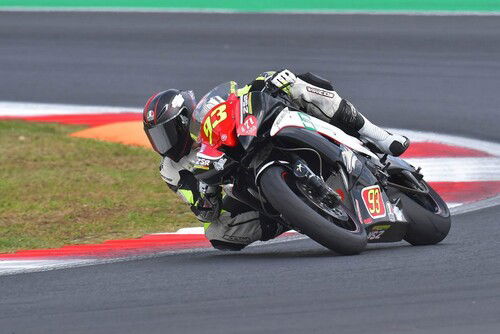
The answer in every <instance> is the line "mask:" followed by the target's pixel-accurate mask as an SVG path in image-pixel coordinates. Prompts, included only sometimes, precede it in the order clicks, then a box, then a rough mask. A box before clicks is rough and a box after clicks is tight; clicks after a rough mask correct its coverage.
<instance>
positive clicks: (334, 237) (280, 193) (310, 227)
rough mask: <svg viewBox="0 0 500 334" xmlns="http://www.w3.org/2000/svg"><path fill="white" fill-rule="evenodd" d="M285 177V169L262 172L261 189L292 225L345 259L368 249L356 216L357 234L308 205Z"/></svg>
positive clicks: (270, 169) (276, 168)
mask: <svg viewBox="0 0 500 334" xmlns="http://www.w3.org/2000/svg"><path fill="white" fill-rule="evenodd" d="M285 175H286V171H285V169H284V168H283V167H281V166H272V167H269V168H268V169H266V170H265V171H264V172H263V174H262V176H261V182H260V185H261V188H262V192H263V193H264V195H265V198H266V199H267V200H268V201H269V202H270V203H271V205H272V206H273V207H274V208H275V209H276V210H277V211H278V212H280V213H281V214H282V216H283V217H284V219H285V220H286V221H287V222H288V223H289V224H291V225H292V226H293V227H294V228H296V229H298V230H299V231H300V232H301V233H303V234H305V235H307V236H308V237H310V238H311V239H313V240H314V241H316V242H317V243H319V244H321V245H323V246H325V247H326V248H329V249H331V250H333V251H335V252H337V253H340V254H343V255H353V254H359V253H361V252H362V251H363V250H364V249H365V248H366V243H367V238H366V231H365V229H364V228H363V226H362V225H361V223H359V221H358V219H357V218H356V217H355V215H353V214H350V217H351V219H353V220H354V224H355V225H356V228H355V230H352V231H351V230H348V229H345V228H342V227H340V226H337V225H336V224H334V223H332V222H331V221H330V220H328V219H327V218H325V217H324V216H322V215H321V214H319V213H318V212H317V211H316V210H315V209H313V208H312V207H311V206H309V205H307V204H306V203H305V202H304V199H303V198H301V197H299V195H297V194H296V193H295V192H294V191H293V190H292V189H291V187H290V185H289V184H288V183H287V182H286V180H285ZM341 205H342V204H341ZM343 209H345V210H348V209H347V208H345V207H343Z"/></svg>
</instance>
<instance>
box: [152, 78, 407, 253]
mask: <svg viewBox="0 0 500 334" xmlns="http://www.w3.org/2000/svg"><path fill="white" fill-rule="evenodd" d="M268 80H271V82H272V83H273V84H274V85H275V86H277V87H278V88H281V89H282V90H283V91H284V92H285V93H287V94H288V95H289V96H290V97H291V99H292V100H293V102H294V103H295V104H296V105H297V107H298V109H300V110H302V111H304V112H307V113H308V114H310V115H311V116H314V117H317V118H319V119H322V120H324V121H327V122H329V123H331V124H333V125H335V126H337V127H339V128H341V129H342V130H344V131H345V132H347V133H349V134H351V135H353V136H356V137H361V138H364V139H365V140H367V141H369V142H371V143H372V144H373V145H375V147H376V148H378V149H379V150H380V151H381V152H383V153H388V154H393V155H400V154H401V153H403V152H404V150H405V149H406V148H407V147H408V144H409V141H408V139H407V138H406V137H402V136H399V135H393V134H390V133H388V132H386V131H385V130H382V129H380V128H379V127H377V126H375V125H373V124H372V123H371V122H370V121H369V120H367V119H366V118H365V117H364V116H363V115H361V114H360V113H359V112H357V111H356V109H355V108H354V106H353V105H352V104H351V103H350V102H349V101H347V100H345V99H342V98H341V97H340V96H339V95H338V93H337V92H336V91H334V89H333V87H332V85H331V83H330V82H329V81H327V80H324V79H322V78H320V77H318V76H315V75H313V74H311V73H306V74H301V75H298V76H295V75H294V74H293V73H291V72H290V71H288V70H284V71H280V72H265V73H263V74H261V75H260V76H259V77H257V78H256V79H255V80H254V81H253V82H252V83H251V84H249V85H247V86H245V87H243V88H242V89H240V90H239V91H238V93H239V94H240V95H243V94H246V93H247V92H249V91H260V90H262V89H263V88H264V86H265V83H266V81H268ZM197 152H198V148H196V147H193V149H192V151H191V153H190V154H189V155H187V156H185V157H183V158H182V159H181V160H180V161H179V162H174V161H172V160H170V159H169V158H163V160H162V162H161V165H160V173H161V176H162V178H163V180H164V181H165V182H166V183H167V184H168V185H169V187H170V188H171V189H172V190H174V191H176V192H177V194H178V195H179V196H180V197H181V198H182V199H183V200H184V201H185V202H186V203H188V204H190V205H191V210H192V211H193V212H194V213H195V215H196V216H197V217H198V219H199V220H201V221H203V222H204V223H205V224H204V227H205V235H206V237H207V239H208V240H210V242H211V243H212V245H213V246H214V247H215V248H218V249H221V250H241V249H242V248H244V247H245V246H247V245H249V244H251V243H252V242H254V241H257V240H269V239H272V238H275V237H276V236H278V235H279V234H281V233H283V232H284V230H285V228H284V227H283V226H282V225H280V224H279V223H277V222H276V221H273V220H272V219H269V218H267V217H265V216H263V215H261V214H259V212H257V211H254V210H252V209H251V208H250V207H248V206H246V205H245V204H243V203H241V202H239V201H237V200H236V199H234V198H232V197H230V196H229V195H226V196H224V198H223V199H222V203H221V204H217V205H215V204H214V205H212V206H211V207H210V209H211V211H212V212H211V215H208V216H207V215H206V214H204V213H203V212H201V211H200V205H199V204H200V201H202V200H204V196H207V193H210V192H213V191H214V189H211V190H207V188H206V187H203V186H202V187H200V184H199V182H198V181H197V180H196V179H195V177H194V175H193V173H192V172H193V170H194V165H195V161H196V160H197V157H196V154H197ZM200 190H201V191H200ZM219 193H220V189H219Z"/></svg>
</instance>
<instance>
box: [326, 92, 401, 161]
mask: <svg viewBox="0 0 500 334" xmlns="http://www.w3.org/2000/svg"><path fill="white" fill-rule="evenodd" d="M331 123H332V124H334V125H337V126H339V125H340V127H341V128H343V129H346V130H348V131H347V132H350V134H353V135H355V136H357V137H360V138H362V139H365V140H367V141H369V142H370V143H372V144H373V145H375V147H377V148H378V149H379V150H380V151H381V152H382V153H385V154H390V155H394V156H400V155H401V154H403V153H404V152H405V151H406V149H407V148H408V146H409V145H410V140H409V139H408V138H407V137H405V136H402V135H399V134H393V133H390V132H388V131H385V130H384V129H382V128H380V127H378V126H376V125H375V124H373V123H372V122H370V121H369V120H368V119H367V118H366V117H364V116H363V115H362V114H361V113H360V112H358V111H357V110H356V108H354V106H353V105H352V104H351V103H350V102H349V101H347V100H345V99H344V100H342V102H341V103H340V106H339V108H338V110H337V111H336V112H335V114H334V116H333V117H332V120H331Z"/></svg>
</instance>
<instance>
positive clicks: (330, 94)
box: [306, 86, 335, 99]
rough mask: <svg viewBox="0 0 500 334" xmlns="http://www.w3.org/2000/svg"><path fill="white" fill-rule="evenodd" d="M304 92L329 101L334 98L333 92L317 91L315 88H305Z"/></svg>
mask: <svg viewBox="0 0 500 334" xmlns="http://www.w3.org/2000/svg"><path fill="white" fill-rule="evenodd" d="M306 90H307V91H308V92H310V93H313V94H316V95H321V96H324V97H327V98H329V99H333V98H334V96H335V93H334V92H329V91H327V90H323V89H319V88H316V87H311V86H306Z"/></svg>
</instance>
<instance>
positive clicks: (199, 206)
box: [191, 194, 222, 223]
mask: <svg viewBox="0 0 500 334" xmlns="http://www.w3.org/2000/svg"><path fill="white" fill-rule="evenodd" d="M221 209H222V198H221V195H220V194H210V195H205V196H203V197H202V198H200V199H199V200H198V202H197V203H196V205H195V206H194V207H192V208H191V210H192V211H193V213H194V214H195V215H196V217H197V218H198V219H199V220H201V221H203V222H210V223H211V222H213V221H215V220H217V219H218V218H219V216H220V213H221Z"/></svg>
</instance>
